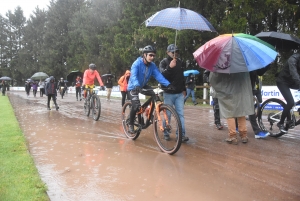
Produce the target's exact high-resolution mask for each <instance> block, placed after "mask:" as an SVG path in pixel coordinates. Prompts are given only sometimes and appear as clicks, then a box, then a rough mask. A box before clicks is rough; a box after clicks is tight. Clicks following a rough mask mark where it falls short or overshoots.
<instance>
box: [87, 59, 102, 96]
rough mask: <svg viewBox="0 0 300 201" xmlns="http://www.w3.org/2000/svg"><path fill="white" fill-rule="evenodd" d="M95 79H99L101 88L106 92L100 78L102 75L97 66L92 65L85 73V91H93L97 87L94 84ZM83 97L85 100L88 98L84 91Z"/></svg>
mask: <svg viewBox="0 0 300 201" xmlns="http://www.w3.org/2000/svg"><path fill="white" fill-rule="evenodd" d="M95 78H97V80H98V82H99V84H100V86H101V90H103V91H104V85H103V82H102V79H101V77H100V74H99V73H98V71H97V70H96V65H95V64H90V65H89V69H87V70H85V71H84V74H83V82H82V86H83V87H84V88H85V89H87V88H91V89H93V88H94V86H95V84H94V83H95ZM83 96H84V98H86V90H84V93H83Z"/></svg>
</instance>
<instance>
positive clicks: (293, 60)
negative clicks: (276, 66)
mask: <svg viewBox="0 0 300 201" xmlns="http://www.w3.org/2000/svg"><path fill="white" fill-rule="evenodd" d="M299 75H300V54H299V53H296V54H293V55H292V56H290V58H289V59H288V60H287V62H286V63H285V65H284V66H283V69H282V70H281V71H280V72H279V74H278V75H277V79H276V82H279V83H284V84H286V85H287V86H288V87H289V88H291V89H300V76H299Z"/></svg>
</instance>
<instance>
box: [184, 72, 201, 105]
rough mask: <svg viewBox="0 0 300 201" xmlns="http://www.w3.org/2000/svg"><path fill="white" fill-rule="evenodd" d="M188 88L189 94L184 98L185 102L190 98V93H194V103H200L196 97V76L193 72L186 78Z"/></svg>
mask: <svg viewBox="0 0 300 201" xmlns="http://www.w3.org/2000/svg"><path fill="white" fill-rule="evenodd" d="M185 83H186V85H187V87H186V90H187V95H186V97H185V98H184V103H185V102H186V100H187V99H188V98H189V96H190V95H192V101H193V103H194V105H197V104H198V103H197V102H196V98H195V86H196V84H195V76H194V74H193V73H190V74H189V76H188V77H187V78H186V82H185Z"/></svg>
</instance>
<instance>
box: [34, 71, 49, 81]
mask: <svg viewBox="0 0 300 201" xmlns="http://www.w3.org/2000/svg"><path fill="white" fill-rule="evenodd" d="M48 77H49V76H48V75H47V74H46V73H43V72H37V73H35V74H34V75H33V76H31V79H33V80H44V79H46V78H48Z"/></svg>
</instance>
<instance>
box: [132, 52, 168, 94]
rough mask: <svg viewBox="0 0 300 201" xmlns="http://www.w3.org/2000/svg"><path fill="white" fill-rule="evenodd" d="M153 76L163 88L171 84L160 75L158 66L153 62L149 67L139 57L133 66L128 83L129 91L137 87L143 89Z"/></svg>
mask: <svg viewBox="0 0 300 201" xmlns="http://www.w3.org/2000/svg"><path fill="white" fill-rule="evenodd" d="M151 76H153V77H154V78H155V79H156V80H157V82H159V83H160V84H161V85H163V86H168V85H169V84H170V82H169V81H168V80H166V78H165V77H164V76H163V75H162V74H161V73H160V71H159V70H158V68H157V66H156V65H155V64H154V63H153V62H151V63H150V64H149V66H146V64H145V63H144V62H143V58H142V57H139V58H137V59H136V60H135V62H133V64H132V66H131V75H130V78H129V82H128V87H127V90H128V91H130V90H132V89H134V88H135V87H136V86H139V87H141V88H143V87H144V86H145V85H146V84H147V82H148V81H149V79H150V77H151Z"/></svg>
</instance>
